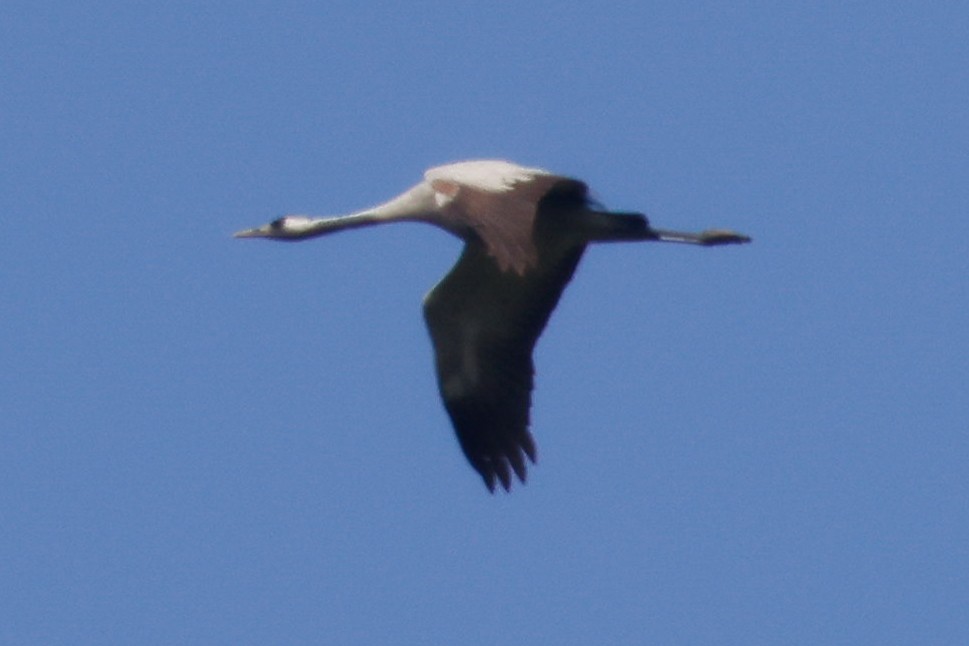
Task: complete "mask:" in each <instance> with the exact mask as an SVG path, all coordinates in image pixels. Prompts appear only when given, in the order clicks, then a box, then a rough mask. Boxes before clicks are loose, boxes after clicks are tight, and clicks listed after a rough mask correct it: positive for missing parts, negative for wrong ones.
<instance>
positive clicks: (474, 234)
mask: <svg viewBox="0 0 969 646" xmlns="http://www.w3.org/2000/svg"><path fill="white" fill-rule="evenodd" d="M406 221H416V222H425V223H428V224H432V225H435V226H437V227H439V228H441V229H444V230H445V231H447V232H449V233H451V234H453V235H455V236H457V237H458V238H460V239H461V240H463V241H464V248H463V251H462V252H461V255H460V257H459V259H458V261H457V263H456V264H455V265H454V267H453V268H452V269H451V271H450V272H449V273H448V274H447V275H446V276H444V278H443V279H442V280H441V281H440V282H439V283H438V284H437V285H436V286H435V287H433V288H432V289H431V290H430V291H429V292H428V293H427V295H426V296H425V297H424V301H423V312H424V319H425V322H426V324H427V328H428V330H429V332H430V337H431V341H432V345H433V350H434V356H435V367H436V373H437V383H438V390H439V392H440V396H441V399H442V400H443V403H444V408H445V409H446V411H447V413H448V416H449V417H450V420H451V423H452V425H453V427H454V431H455V434H456V435H457V439H458V443H459V444H460V447H461V450H462V452H463V453H464V456H465V457H466V458H467V460H468V462H469V463H470V464H471V466H472V467H473V468H474V469H475V471H477V472H478V474H479V475H480V476H481V478H482V479H483V480H484V484H485V486H486V487H487V488H488V490H489V491H490V492H491V493H494V492H495V489H496V487H497V485H498V484H499V483H500V484H501V487H502V488H503V489H504V490H505V491H510V490H511V487H512V483H513V482H514V477H517V478H518V480H519V481H520V482H521V483H522V484H524V483H525V481H526V477H527V462H531V463H532V464H534V463H535V462H536V459H537V453H536V447H535V440H534V438H533V437H532V434H531V431H530V429H529V426H530V408H531V396H532V389H533V384H534V373H535V370H534V365H533V361H532V351H533V349H534V347H535V344H536V342H537V341H538V338H539V336H540V335H541V333H542V331H543V330H544V329H545V326H546V324H547V323H548V320H549V316H550V315H551V314H552V310H554V309H555V306H556V305H557V304H558V301H559V297H560V296H561V295H562V291H563V290H564V289H565V286H566V285H567V284H568V283H569V281H570V280H571V279H572V276H573V274H574V272H575V270H576V267H577V266H578V264H579V260H580V259H581V258H582V255H583V253H584V252H585V249H586V247H587V246H588V245H589V244H590V243H599V242H619V241H654V242H675V243H684V244H692V245H701V246H717V245H726V244H739V243H747V242H750V240H751V239H750V238H749V237H748V236H746V235H743V234H740V233H737V232H734V231H731V230H726V229H708V230H705V231H702V232H700V233H685V232H679V231H668V230H664V229H656V228H654V227H653V226H652V225H650V223H649V220H648V219H647V217H646V216H645V215H643V214H641V213H634V212H615V211H607V210H606V209H605V208H604V207H603V206H602V205H601V204H600V203H599V202H598V201H596V200H594V199H593V198H592V197H591V196H590V192H589V189H588V187H587V185H586V184H585V182H583V181H581V180H578V179H575V178H572V177H568V176H564V175H557V174H555V173H552V172H549V171H546V170H543V169H541V168H531V167H526V166H521V165H518V164H515V163H512V162H509V161H503V160H475V161H463V162H457V163H452V164H447V165H443V166H438V167H435V168H431V169H429V170H427V171H426V172H425V173H424V178H423V181H421V182H420V183H419V184H417V185H416V186H414V187H413V188H411V189H409V190H407V191H405V192H404V193H402V194H401V195H399V196H398V197H395V198H393V199H391V200H389V201H387V202H384V203H382V204H379V205H378V206H374V207H372V208H368V209H364V210H361V211H357V212H354V213H350V214H349V215H343V216H336V217H310V216H306V215H285V216H282V217H279V218H277V219H275V220H273V221H272V222H270V223H268V224H266V225H263V226H260V227H256V228H252V229H245V230H243V231H239V232H237V233H235V234H234V237H236V238H269V239H273V240H282V241H297V240H305V239H307V238H314V237H317V236H323V235H328V234H331V233H335V232H337V231H343V230H346V229H354V228H358V227H366V226H373V225H379V224H385V223H391V222H406ZM526 461H527V462H526Z"/></svg>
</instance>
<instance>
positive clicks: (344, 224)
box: [270, 184, 437, 240]
mask: <svg viewBox="0 0 969 646" xmlns="http://www.w3.org/2000/svg"><path fill="white" fill-rule="evenodd" d="M435 207H436V204H435V202H434V195H433V192H432V191H431V190H430V188H429V187H427V186H424V185H423V184H420V185H418V186H415V187H414V188H412V189H411V190H409V191H407V192H406V193H404V194H403V195H400V196H398V197H396V198H394V199H392V200H390V201H389V202H385V203H383V204H380V205H378V206H375V207H373V208H369V209H365V210H363V211H358V212H356V213H351V214H349V215H342V216H336V217H326V218H316V217H308V216H303V215H287V216H284V217H281V218H279V219H278V220H276V221H275V222H273V223H272V224H271V225H270V226H271V227H272V228H273V233H274V234H275V235H274V236H273V237H278V238H285V239H291V240H302V239H305V238H315V237H316V236H322V235H326V234H328V233H333V232H335V231H343V230H344V229H356V228H358V227H367V226H372V225H375V224H383V223H386V222H403V221H421V222H431V223H434V224H437V222H436V221H435V214H436V208H435Z"/></svg>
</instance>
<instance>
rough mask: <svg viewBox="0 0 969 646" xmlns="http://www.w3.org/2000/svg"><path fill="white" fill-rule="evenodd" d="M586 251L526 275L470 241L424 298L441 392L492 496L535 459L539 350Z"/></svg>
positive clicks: (573, 252) (461, 440)
mask: <svg viewBox="0 0 969 646" xmlns="http://www.w3.org/2000/svg"><path fill="white" fill-rule="evenodd" d="M583 249H584V246H577V247H575V248H572V249H569V250H568V251H567V252H566V253H562V254H557V257H556V259H555V262H552V263H542V266H541V267H538V268H536V269H533V270H532V271H530V272H528V273H526V274H525V275H524V276H522V275H519V274H517V273H516V272H513V271H502V270H501V268H499V266H498V265H497V263H496V261H495V259H494V258H493V257H491V256H490V255H489V254H488V253H487V251H486V250H485V248H484V246H483V244H482V243H481V242H480V241H477V240H471V241H469V242H468V243H467V245H466V246H465V250H464V252H463V254H462V255H461V258H460V259H459V260H458V262H457V264H456V265H455V266H454V268H453V269H452V270H451V272H450V273H448V275H447V276H445V277H444V279H443V280H442V281H441V282H440V283H439V284H438V285H437V286H436V287H435V288H434V289H433V290H431V292H430V293H429V294H428V295H427V297H426V298H425V300H424V316H425V320H426V321H427V326H428V329H429V330H430V334H431V339H432V341H433V343H434V351H435V360H436V367H437V376H438V386H439V389H440V392H441V397H442V399H443V400H444V406H445V408H446V409H447V412H448V415H449V416H450V418H451V422H452V424H453V425H454V430H455V432H456V434H457V437H458V441H459V443H460V445H461V449H462V451H463V452H464V455H465V456H466V457H467V459H468V461H469V462H470V463H471V465H472V466H473V467H474V468H475V470H477V471H478V473H479V474H481V477H482V478H483V479H484V482H485V485H487V487H488V489H489V490H491V491H494V490H495V487H496V485H497V483H499V482H500V483H501V486H502V487H503V488H504V489H505V490H508V489H509V488H510V487H511V482H512V472H513V473H514V475H515V476H517V477H518V479H519V480H520V481H522V482H524V481H525V479H526V476H527V469H526V458H527V460H530V461H531V462H535V460H536V451H535V441H534V439H533V438H532V436H531V433H530V432H529V430H528V425H529V408H530V406H531V392H532V388H533V376H534V366H533V364H532V350H533V348H534V346H535V342H536V341H537V340H538V337H539V335H540V334H541V333H542V330H543V329H544V328H545V324H546V323H547V322H548V318H549V316H550V315H551V313H552V310H553V309H554V308H555V305H556V304H557V303H558V300H559V296H560V295H561V293H562V290H563V289H564V288H565V285H566V284H568V282H569V280H570V279H571V277H572V274H573V272H574V271H575V267H576V265H577V264H578V262H579V259H580V258H581V256H582V252H583Z"/></svg>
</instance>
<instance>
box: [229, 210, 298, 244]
mask: <svg viewBox="0 0 969 646" xmlns="http://www.w3.org/2000/svg"><path fill="white" fill-rule="evenodd" d="M314 222H315V220H314V219H313V218H310V217H307V216H305V215H284V216H283V217H281V218H276V219H275V220H273V221H272V222H270V223H269V224H264V225H263V226H261V227H256V228H254V229H244V230H243V231H238V232H236V233H234V234H232V237H233V238H274V239H276V240H298V239H300V238H305V237H306V235H307V233H309V232H310V231H311V230H312V225H313V223H314Z"/></svg>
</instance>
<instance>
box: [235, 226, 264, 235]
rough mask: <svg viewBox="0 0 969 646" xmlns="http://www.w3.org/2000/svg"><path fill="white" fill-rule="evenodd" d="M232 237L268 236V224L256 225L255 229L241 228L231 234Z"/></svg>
mask: <svg viewBox="0 0 969 646" xmlns="http://www.w3.org/2000/svg"><path fill="white" fill-rule="evenodd" d="M232 237H233V238H267V237H269V225H268V224H267V225H265V226H261V227H256V228H255V229H243V230H242V231H236V232H235V233H233V234H232Z"/></svg>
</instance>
